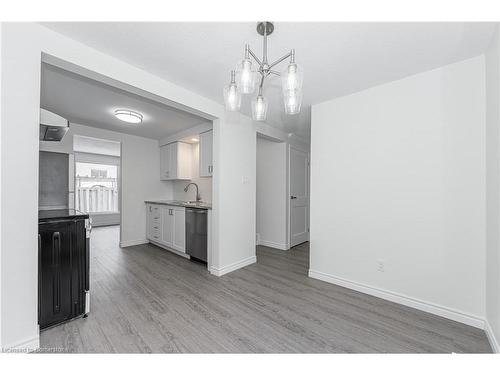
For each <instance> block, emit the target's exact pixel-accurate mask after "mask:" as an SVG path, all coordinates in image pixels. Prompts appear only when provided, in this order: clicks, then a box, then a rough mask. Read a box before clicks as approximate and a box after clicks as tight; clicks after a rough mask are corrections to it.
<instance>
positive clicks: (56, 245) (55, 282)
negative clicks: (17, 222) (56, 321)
mask: <svg viewBox="0 0 500 375" xmlns="http://www.w3.org/2000/svg"><path fill="white" fill-rule="evenodd" d="M60 259H61V233H59V232H54V233H53V234H52V265H53V266H54V274H53V279H52V291H53V301H52V307H53V310H54V313H56V314H57V313H59V312H60V311H61V269H60V267H59V261H60Z"/></svg>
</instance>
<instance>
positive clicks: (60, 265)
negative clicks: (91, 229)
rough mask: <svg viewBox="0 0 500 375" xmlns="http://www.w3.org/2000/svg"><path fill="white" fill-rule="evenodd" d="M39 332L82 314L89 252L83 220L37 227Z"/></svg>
mask: <svg viewBox="0 0 500 375" xmlns="http://www.w3.org/2000/svg"><path fill="white" fill-rule="evenodd" d="M38 233H39V234H38V252H39V254H38V259H39V265H38V323H39V325H40V329H43V328H47V327H50V326H52V325H55V324H58V323H61V322H64V321H66V320H69V319H73V318H75V317H78V316H80V315H83V314H85V299H86V292H87V291H88V286H89V280H88V268H89V265H88V263H89V253H88V250H89V249H88V243H87V238H86V237H87V236H86V226H85V218H76V219H75V218H71V219H58V220H51V221H46V222H39V225H38Z"/></svg>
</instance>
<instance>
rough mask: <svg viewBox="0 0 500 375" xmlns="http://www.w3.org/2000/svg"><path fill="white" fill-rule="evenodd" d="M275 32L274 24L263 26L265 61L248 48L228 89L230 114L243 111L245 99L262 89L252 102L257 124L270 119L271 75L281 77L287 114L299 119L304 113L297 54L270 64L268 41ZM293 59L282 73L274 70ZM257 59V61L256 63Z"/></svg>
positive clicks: (226, 99) (259, 29)
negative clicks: (268, 93)
mask: <svg viewBox="0 0 500 375" xmlns="http://www.w3.org/2000/svg"><path fill="white" fill-rule="evenodd" d="M273 31H274V24H273V23H272V22H259V23H258V24H257V33H259V34H260V35H262V37H263V46H262V59H259V58H258V57H257V56H256V55H255V53H254V52H253V51H252V50H251V49H250V46H249V45H248V44H245V55H244V58H243V59H242V60H240V61H239V62H238V63H237V65H236V70H232V71H231V81H230V83H229V85H227V86H225V87H224V103H225V106H226V110H228V111H239V109H240V107H241V96H242V95H247V94H253V92H254V91H255V87H256V86H257V85H258V88H259V89H258V94H257V96H256V97H255V98H254V99H253V100H252V118H253V119H254V120H255V121H265V120H266V118H267V106H268V102H267V99H266V98H265V97H264V95H263V87H264V80H265V79H266V78H267V77H268V76H269V75H271V74H272V75H275V76H281V87H282V92H283V103H284V108H285V113H286V114H288V115H295V114H297V113H299V112H300V106H301V103H302V81H303V71H302V68H301V67H300V65H298V64H297V63H296V62H295V50H294V49H292V50H290V52H289V53H287V54H286V55H284V56H282V57H280V58H279V59H277V60H276V61H274V62H272V63H269V62H268V60H267V38H268V36H269V35H271V34H272V32H273ZM288 58H290V61H289V63H288V65H287V66H286V68H285V69H284V70H282V71H281V72H279V71H277V70H275V69H274V68H275V67H276V66H277V65H278V64H280V63H281V62H283V61H285V60H286V59H288ZM252 59H253V60H252Z"/></svg>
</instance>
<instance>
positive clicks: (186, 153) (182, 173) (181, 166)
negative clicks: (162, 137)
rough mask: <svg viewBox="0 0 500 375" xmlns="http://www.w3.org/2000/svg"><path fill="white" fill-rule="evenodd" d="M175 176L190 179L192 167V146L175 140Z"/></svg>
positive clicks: (179, 178) (180, 178)
mask: <svg viewBox="0 0 500 375" xmlns="http://www.w3.org/2000/svg"><path fill="white" fill-rule="evenodd" d="M176 149H177V150H176V151H177V158H176V160H177V164H176V178H177V179H178V180H190V179H191V174H192V167H193V148H192V146H191V145H190V144H189V143H184V142H177V143H176Z"/></svg>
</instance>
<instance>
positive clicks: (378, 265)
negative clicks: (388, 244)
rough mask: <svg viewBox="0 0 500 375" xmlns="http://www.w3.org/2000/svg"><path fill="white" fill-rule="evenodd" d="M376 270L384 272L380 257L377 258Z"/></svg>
mask: <svg viewBox="0 0 500 375" xmlns="http://www.w3.org/2000/svg"><path fill="white" fill-rule="evenodd" d="M377 271H379V272H385V262H384V261H383V260H381V259H379V260H377Z"/></svg>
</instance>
